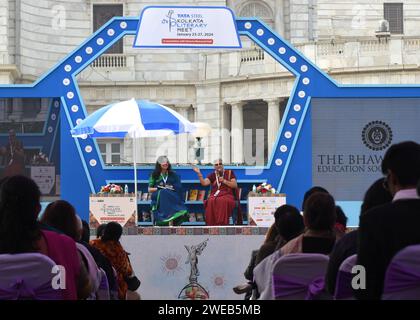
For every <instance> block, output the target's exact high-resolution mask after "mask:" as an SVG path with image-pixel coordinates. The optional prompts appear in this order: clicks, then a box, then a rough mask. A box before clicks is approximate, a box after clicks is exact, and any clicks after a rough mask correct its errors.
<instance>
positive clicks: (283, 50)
mask: <svg viewBox="0 0 420 320" xmlns="http://www.w3.org/2000/svg"><path fill="white" fill-rule="evenodd" d="M139 19H140V18H139V17H115V18H113V19H111V20H110V21H109V22H108V23H106V24H105V25H104V26H102V27H101V28H100V29H99V30H98V31H97V32H95V33H94V34H92V35H91V36H90V37H89V38H88V39H87V40H86V41H85V42H84V43H82V44H81V45H80V46H78V47H77V48H76V49H75V50H74V51H73V52H71V53H70V54H68V55H67V56H66V57H65V58H64V59H63V60H62V61H60V62H59V63H58V64H56V65H55V66H54V67H53V68H52V69H51V70H49V71H48V72H46V73H45V75H43V76H42V77H41V78H40V79H38V80H37V81H36V82H35V83H33V84H31V85H2V86H0V98H51V107H50V110H49V115H48V120H47V122H46V124H45V128H44V130H43V132H42V134H32V135H28V134H25V135H18V138H19V139H20V140H21V141H22V142H23V144H24V146H25V147H26V148H30V147H31V146H34V147H39V148H41V149H42V151H43V152H44V153H46V154H49V155H50V156H52V154H53V152H54V150H53V149H54V139H55V137H56V131H57V128H60V135H59V136H60V146H61V151H60V167H61V198H62V199H65V200H68V201H70V202H71V203H72V204H73V205H74V206H75V207H76V209H77V212H78V213H79V215H80V216H81V218H82V219H85V220H88V219H89V194H90V193H96V192H98V191H99V190H100V187H101V186H103V185H105V184H106V183H108V182H115V183H122V184H124V183H131V184H133V182H134V179H133V168H132V167H109V166H105V164H104V163H103V160H102V157H101V154H100V152H99V148H98V145H97V143H96V141H95V140H94V139H91V138H89V137H86V138H85V139H77V138H73V137H72V136H71V134H70V130H71V129H72V128H73V127H74V126H76V124H77V123H78V122H79V121H81V120H82V119H84V118H85V117H86V116H87V112H86V108H85V105H84V102H83V98H82V96H81V94H80V91H79V87H78V84H77V80H76V75H77V74H79V73H80V72H81V71H82V70H84V69H85V68H86V67H87V66H89V65H90V64H91V63H92V62H93V61H94V60H95V59H97V58H98V57H99V56H101V55H102V54H103V53H104V52H105V51H106V50H107V49H108V48H109V47H111V46H112V45H113V44H114V43H116V42H117V41H118V40H119V39H121V38H122V37H124V36H126V35H135V34H136V31H137V26H138V24H139ZM236 25H237V30H238V33H239V34H240V35H242V36H248V37H249V38H250V39H251V40H253V41H254V42H255V43H256V44H257V45H259V46H260V47H261V48H262V49H263V50H264V51H265V52H267V53H268V54H270V55H271V56H272V57H273V58H274V59H275V60H276V61H278V62H279V63H280V64H281V65H283V66H284V67H285V68H286V69H287V70H289V71H290V72H291V73H292V74H293V75H294V76H295V77H296V79H295V82H294V86H293V90H292V92H291V95H290V98H289V100H288V104H287V107H286V110H285V113H284V116H283V119H282V121H281V124H280V127H279V131H278V134H277V139H276V142H275V146H274V147H273V152H272V154H271V155H269V159H268V162H267V163H266V165H265V166H258V167H249V166H247V167H245V166H242V167H237V166H233V167H229V166H226V168H227V169H233V170H234V171H235V174H236V177H237V180H238V184H239V185H240V184H241V183H261V182H264V181H266V182H269V183H271V184H272V185H273V186H274V187H276V190H278V191H279V192H282V193H286V194H287V202H288V203H289V204H292V205H295V206H297V207H298V208H300V207H301V202H302V198H303V194H304V192H305V191H306V190H307V189H309V188H310V187H311V186H312V184H313V170H312V121H311V101H312V100H313V99H323V98H325V99H331V98H339V99H355V98H356V99H359V100H363V99H373V98H376V99H390V98H395V99H406V98H420V86H417V85H412V86H408V85H404V86H398V85H395V86H384V85H366V86H361V85H340V84H338V83H336V82H335V81H334V80H333V79H332V78H330V77H329V76H328V75H327V74H326V73H325V72H323V71H322V70H320V68H318V67H317V66H316V65H314V64H313V63H312V62H311V61H310V60H309V59H308V58H306V57H305V56H304V55H302V54H301V53H300V52H299V51H297V50H296V49H295V48H294V47H293V46H292V45H291V44H289V43H287V42H286V41H285V40H284V39H282V38H281V37H280V36H279V35H278V34H276V33H275V32H274V31H273V30H272V29H271V28H270V27H268V26H267V25H265V24H264V23H263V22H262V21H260V20H259V19H257V18H237V19H236ZM192 50H193V49H192ZM53 115H55V116H53ZM59 123H60V126H58V124H59ZM1 139H3V140H2V141H1V142H2V144H3V145H4V144H5V143H4V142H5V139H7V135H5V134H3V135H2V137H1ZM201 169H202V172H203V174H204V175H207V174H208V173H209V172H210V171H212V170H213V169H212V167H208V166H207V167H206V166H203V167H202V168H201ZM152 170H153V166H152V165H151V166H140V167H138V173H137V174H138V179H139V183H146V182H147V181H148V178H149V175H150V174H151V171H152ZM177 173H178V174H179V175H180V176H181V180H182V182H189V183H191V182H198V180H197V176H196V174H195V173H194V172H193V170H192V169H191V167H190V166H185V167H182V166H180V167H177ZM366 188H367V186H366ZM336 200H337V201H338V203H339V204H340V205H342V207H343V209H344V211H345V212H346V214H347V215H348V216H349V223H348V225H350V226H356V225H358V216H359V209H360V200H361V199H359V200H358V201H355V200H352V201H347V200H346V199H340V198H337V199H336Z"/></svg>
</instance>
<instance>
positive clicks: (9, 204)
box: [0, 175, 41, 254]
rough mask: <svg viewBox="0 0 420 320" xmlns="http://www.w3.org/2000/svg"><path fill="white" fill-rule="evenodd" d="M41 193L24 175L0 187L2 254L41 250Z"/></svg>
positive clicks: (0, 242)
mask: <svg viewBox="0 0 420 320" xmlns="http://www.w3.org/2000/svg"><path fill="white" fill-rule="evenodd" d="M40 197H41V192H40V191H39V188H38V186H37V184H36V183H35V182H34V181H33V180H32V179H29V178H27V177H24V176H19V175H18V176H12V177H8V178H5V179H2V182H1V185H0V253H11V254H13V253H24V252H34V251H36V250H37V245H36V242H37V240H38V239H39V238H40V236H41V233H40V229H39V226H38V222H37V218H38V214H39V212H40V211H41V204H40V202H39V201H40Z"/></svg>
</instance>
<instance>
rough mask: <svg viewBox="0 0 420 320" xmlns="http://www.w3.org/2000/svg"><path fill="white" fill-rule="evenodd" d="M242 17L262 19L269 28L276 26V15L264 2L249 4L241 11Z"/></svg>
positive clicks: (251, 2)
mask: <svg viewBox="0 0 420 320" xmlns="http://www.w3.org/2000/svg"><path fill="white" fill-rule="evenodd" d="M239 16H240V17H257V18H260V19H262V20H263V21H264V22H265V23H267V24H268V25H269V26H271V27H273V25H274V14H273V11H272V10H271V8H270V7H269V6H268V5H267V4H266V3H264V2H262V1H250V2H247V3H246V4H245V5H244V6H243V7H242V8H241V9H240V10H239Z"/></svg>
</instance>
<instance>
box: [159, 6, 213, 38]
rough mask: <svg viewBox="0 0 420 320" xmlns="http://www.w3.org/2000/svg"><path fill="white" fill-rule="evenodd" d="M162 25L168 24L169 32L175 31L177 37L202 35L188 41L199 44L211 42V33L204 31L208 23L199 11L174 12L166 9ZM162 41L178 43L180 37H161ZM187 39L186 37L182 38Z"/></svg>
mask: <svg viewBox="0 0 420 320" xmlns="http://www.w3.org/2000/svg"><path fill="white" fill-rule="evenodd" d="M161 23H162V24H163V25H168V31H169V33H174V32H176V36H177V37H182V36H184V37H204V38H203V39H194V41H193V40H192V39H189V40H188V42H191V41H193V42H194V43H198V42H199V43H200V44H213V39H206V37H212V36H213V33H211V32H205V30H206V28H207V27H208V23H206V22H205V19H204V16H203V15H202V14H200V13H176V12H175V10H173V9H170V10H168V12H167V14H166V16H165V17H164V18H163V19H162V21H161ZM163 40H164V41H163V43H171V41H174V42H175V43H180V39H163ZM184 40H187V39H184Z"/></svg>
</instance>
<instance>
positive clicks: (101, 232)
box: [96, 223, 106, 239]
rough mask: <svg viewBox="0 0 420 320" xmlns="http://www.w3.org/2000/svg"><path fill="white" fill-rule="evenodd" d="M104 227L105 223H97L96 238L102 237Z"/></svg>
mask: <svg viewBox="0 0 420 320" xmlns="http://www.w3.org/2000/svg"><path fill="white" fill-rule="evenodd" d="M105 227H106V223H102V224H101V225H99V227H98V228H97V229H96V239H100V238H102V236H103V234H104V230H105Z"/></svg>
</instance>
